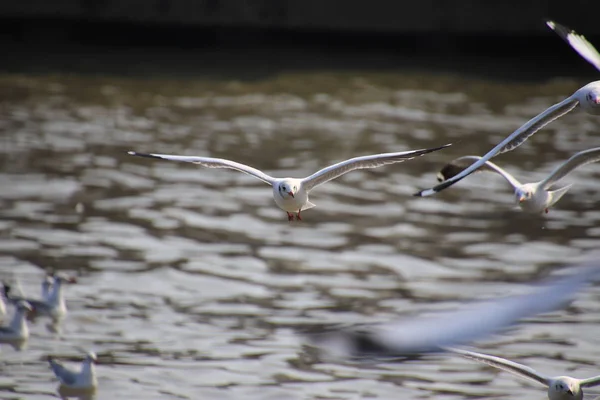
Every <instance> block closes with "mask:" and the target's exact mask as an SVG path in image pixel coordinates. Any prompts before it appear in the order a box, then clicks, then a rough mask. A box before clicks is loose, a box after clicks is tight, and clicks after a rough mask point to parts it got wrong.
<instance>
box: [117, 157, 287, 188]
mask: <svg viewBox="0 0 600 400" xmlns="http://www.w3.org/2000/svg"><path fill="white" fill-rule="evenodd" d="M127 154H129V155H132V156H138V157H147V158H158V159H162V160H171V161H183V162H189V163H193V164H198V165H201V166H203V167H206V168H227V169H234V170H236V171H239V172H243V173H245V174H248V175H252V176H253V177H255V178H258V179H260V180H261V181H263V182H265V183H268V184H269V185H273V182H275V178H274V177H272V176H270V175H267V174H265V173H264V172H262V171H261V170H258V169H256V168H253V167H250V166H248V165H245V164H241V163H238V162H235V161H231V160H225V159H223V158H210V157H193V156H175V155H169V154H153V153H138V152H135V151H129V152H127Z"/></svg>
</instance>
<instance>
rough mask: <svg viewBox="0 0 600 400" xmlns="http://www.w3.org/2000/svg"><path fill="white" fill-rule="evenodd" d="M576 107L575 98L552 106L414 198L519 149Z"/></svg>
mask: <svg viewBox="0 0 600 400" xmlns="http://www.w3.org/2000/svg"><path fill="white" fill-rule="evenodd" d="M577 105H579V101H578V100H577V99H576V98H575V96H570V97H567V98H566V99H565V100H563V101H561V102H560V103H558V104H555V105H553V106H552V107H550V108H548V109H547V110H545V111H544V112H542V113H541V114H539V115H537V116H536V117H534V118H532V119H530V120H529V121H527V123H525V125H523V126H521V127H520V128H519V129H517V130H516V131H514V132H513V133H511V134H510V136H508V137H507V138H506V139H504V140H503V141H502V142H500V143H499V144H498V145H497V146H496V147H494V148H493V149H492V150H490V151H488V152H487V153H486V154H485V155H484V156H483V157H481V158H480V159H479V161H476V162H474V163H473V164H471V166H470V167H468V168H467V169H465V170H464V171H462V172H461V173H459V174H458V175H456V176H454V177H452V178H450V179H448V180H446V181H445V182H442V183H440V184H439V185H436V186H434V187H432V188H430V189H425V190H421V191H420V192H417V193H415V196H421V197H425V196H431V195H433V194H436V193H438V192H441V191H442V190H444V189H446V188H449V187H450V186H452V185H454V184H455V183H456V182H458V181H460V180H462V179H464V178H466V177H467V176H469V175H470V174H472V173H473V172H475V171H476V170H477V169H478V168H480V167H481V166H482V165H483V164H485V163H486V162H487V161H489V160H490V159H491V158H492V157H494V156H496V155H498V154H501V153H504V152H506V151H511V150H513V149H515V148H517V147H519V146H520V145H521V144H523V142H525V141H526V140H527V139H529V138H530V137H531V136H532V135H533V134H534V133H536V132H537V131H539V130H540V129H542V128H543V127H544V126H546V125H548V124H549V123H550V122H552V121H554V120H555V119H557V118H560V117H562V116H563V115H565V114H567V113H568V112H570V111H572V110H573V109H574V108H575V107H577Z"/></svg>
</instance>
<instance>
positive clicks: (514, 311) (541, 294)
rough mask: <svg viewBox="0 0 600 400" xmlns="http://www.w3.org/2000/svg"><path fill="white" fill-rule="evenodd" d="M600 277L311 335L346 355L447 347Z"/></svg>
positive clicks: (574, 278) (597, 272)
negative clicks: (366, 328)
mask: <svg viewBox="0 0 600 400" xmlns="http://www.w3.org/2000/svg"><path fill="white" fill-rule="evenodd" d="M599 278H600V264H596V265H594V264H591V265H588V266H584V267H583V268H581V269H580V270H578V271H577V272H576V273H573V274H570V275H568V276H567V277H563V278H560V279H557V280H553V281H551V282H550V283H546V284H543V285H540V286H538V287H536V289H535V290H534V291H533V292H531V293H528V294H524V295H516V296H510V297H505V298H501V299H499V300H493V301H484V302H479V303H475V304H474V305H473V306H471V307H465V308H460V309H458V310H456V311H452V312H446V313H442V314H438V315H435V316H430V317H414V318H407V319H403V320H399V321H397V322H392V323H388V324H381V325H376V326H374V327H372V328H371V329H370V330H369V331H364V330H362V331H359V332H357V331H355V330H351V329H343V330H337V331H335V330H334V331H332V332H327V333H326V334H323V335H319V334H316V335H312V337H311V335H309V339H312V342H313V344H315V345H316V346H317V347H321V348H323V346H328V347H329V348H332V349H335V352H337V353H338V355H341V356H343V357H359V358H362V357H385V358H393V357H404V356H408V355H414V354H421V353H430V352H439V351H443V349H444V348H445V347H451V346H456V345H460V344H466V343H469V342H471V341H474V340H477V339H481V338H485V337H486V336H489V335H492V334H494V333H497V332H499V331H501V330H503V329H506V328H508V327H510V326H512V325H514V324H516V323H517V322H518V321H519V320H520V319H522V318H526V317H531V316H534V315H536V314H540V313H545V312H549V311H553V310H555V309H557V308H559V307H561V306H562V305H563V304H565V303H567V302H568V301H569V300H571V299H572V297H573V296H574V295H575V293H577V292H578V291H579V290H581V289H582V288H583V287H584V286H585V285H586V284H588V283H589V282H591V281H593V280H595V279H599Z"/></svg>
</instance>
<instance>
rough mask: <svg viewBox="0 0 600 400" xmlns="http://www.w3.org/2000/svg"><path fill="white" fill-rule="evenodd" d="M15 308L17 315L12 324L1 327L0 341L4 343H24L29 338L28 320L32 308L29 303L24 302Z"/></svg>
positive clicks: (14, 316)
mask: <svg viewBox="0 0 600 400" xmlns="http://www.w3.org/2000/svg"><path fill="white" fill-rule="evenodd" d="M15 307H16V308H15V313H14V315H13V317H12V320H11V321H10V323H9V324H8V325H6V326H2V327H0V341H2V342H12V341H22V340H27V339H28V338H29V328H28V326H27V320H26V318H27V313H29V312H30V311H31V310H32V308H31V306H30V305H29V303H27V302H26V301H22V300H21V301H19V302H17V303H16V304H15Z"/></svg>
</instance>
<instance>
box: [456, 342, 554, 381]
mask: <svg viewBox="0 0 600 400" xmlns="http://www.w3.org/2000/svg"><path fill="white" fill-rule="evenodd" d="M446 350H448V351H450V352H452V353H456V354H459V355H461V356H462V357H464V358H467V359H469V360H473V361H477V362H480V363H482V364H486V365H490V366H492V367H494V368H498V369H501V370H503V371H506V372H510V373H511V374H514V375H517V376H520V377H523V378H527V379H531V380H533V381H536V382H539V383H541V384H543V385H545V386H548V385H549V384H550V377H548V376H545V375H543V374H540V373H539V372H537V371H536V370H534V369H533V368H531V367H528V366H526V365H523V364H519V363H516V362H514V361H510V360H506V359H504V358H500V357H494V356H490V355H487V354H481V353H476V352H474V351H468V350H461V349H453V348H446Z"/></svg>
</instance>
